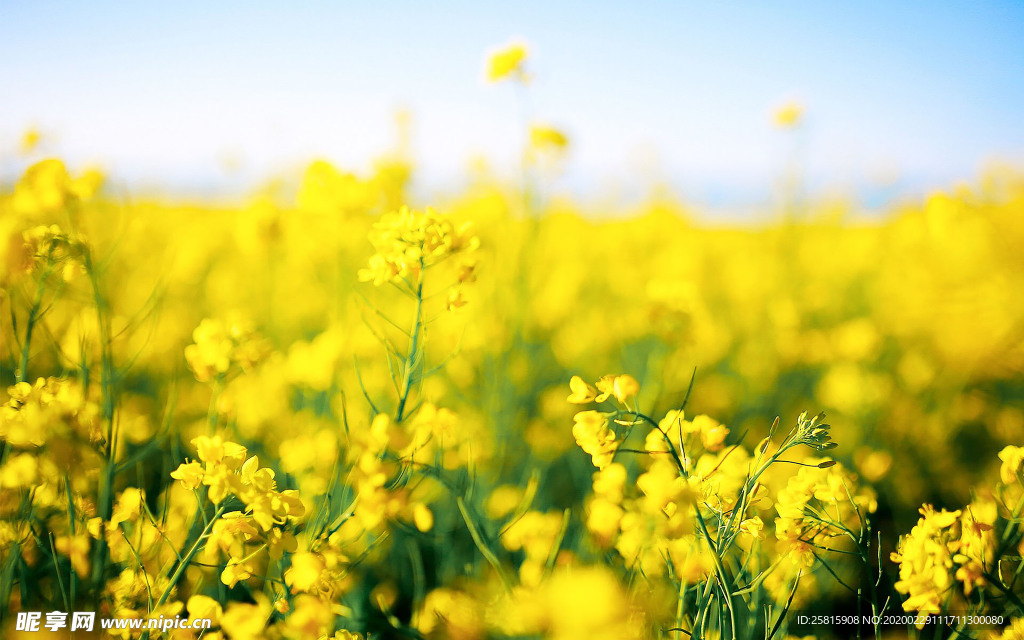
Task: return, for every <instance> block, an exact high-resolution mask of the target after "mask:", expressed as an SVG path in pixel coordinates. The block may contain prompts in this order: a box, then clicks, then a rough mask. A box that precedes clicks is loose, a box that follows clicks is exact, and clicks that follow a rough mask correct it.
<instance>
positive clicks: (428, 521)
mask: <svg viewBox="0 0 1024 640" xmlns="http://www.w3.org/2000/svg"><path fill="white" fill-rule="evenodd" d="M413 522H414V523H415V524H416V528H417V529H419V530H420V531H423V532H427V531H430V530H431V529H433V528H434V514H433V513H432V512H431V511H430V508H429V507H427V505H425V504H423V503H422V502H421V503H417V504H416V506H415V507H414V509H413Z"/></svg>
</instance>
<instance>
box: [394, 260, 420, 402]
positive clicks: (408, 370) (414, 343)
mask: <svg viewBox="0 0 1024 640" xmlns="http://www.w3.org/2000/svg"><path fill="white" fill-rule="evenodd" d="M423 270H424V265H423V258H422V257H421V258H420V278H419V284H418V285H417V286H416V324H414V325H413V328H412V338H411V339H410V341H409V355H408V356H406V358H405V373H404V376H403V379H402V395H401V396H400V397H399V398H398V409H397V410H396V411H395V422H401V421H402V418H403V417H405V403H406V402H407V401H408V400H409V393H410V391H411V390H412V383H413V369H415V368H416V367H415V364H416V355H417V352H418V351H419V342H420V328H421V326H422V324H423V280H424V277H423V276H424V273H423Z"/></svg>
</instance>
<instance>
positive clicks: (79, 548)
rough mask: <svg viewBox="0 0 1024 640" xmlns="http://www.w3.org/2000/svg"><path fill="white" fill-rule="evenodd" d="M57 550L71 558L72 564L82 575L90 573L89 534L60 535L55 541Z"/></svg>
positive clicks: (76, 571)
mask: <svg viewBox="0 0 1024 640" xmlns="http://www.w3.org/2000/svg"><path fill="white" fill-rule="evenodd" d="M54 546H55V547H56V548H57V552H58V553H60V554H62V555H64V556H67V558H68V559H70V560H71V566H72V567H73V568H74V570H75V573H77V574H78V575H79V576H80V577H84V576H87V575H89V546H90V540H89V536H88V535H86V534H85V533H79V534H78V535H75V536H60V537H59V538H57V539H56V540H55V541H54Z"/></svg>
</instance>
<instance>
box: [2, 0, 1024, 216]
mask: <svg viewBox="0 0 1024 640" xmlns="http://www.w3.org/2000/svg"><path fill="white" fill-rule="evenodd" d="M0 16H2V19H0V59H2V60H4V63H3V64H2V66H0V81H2V87H3V88H2V90H0V95H2V96H3V100H2V102H3V106H2V115H3V117H2V118H0V149H4V150H5V152H4V153H3V154H2V157H3V161H2V164H0V179H3V180H4V181H6V182H11V181H13V180H14V179H15V178H16V177H17V176H18V175H20V173H21V170H22V169H23V168H24V166H23V164H24V163H22V162H20V161H19V160H18V158H17V157H16V156H15V155H14V154H13V153H12V151H14V150H16V149H17V147H18V146H19V140H21V138H22V136H23V135H24V134H25V132H26V131H30V130H31V131H36V132H39V133H41V134H42V138H41V139H40V147H39V148H40V149H41V150H42V151H44V152H47V153H50V154H59V155H60V156H62V157H63V158H65V159H66V161H67V162H68V163H69V165H70V166H72V167H82V166H86V165H90V164H98V165H102V166H103V167H104V169H105V170H106V171H107V172H108V174H109V176H110V180H111V181H110V184H112V185H115V186H121V187H123V188H126V189H138V188H139V187H146V188H147V189H149V190H153V189H156V188H158V187H159V188H163V189H167V190H171V191H174V192H176V193H179V194H180V193H185V192H187V193H192V194H196V195H233V194H235V195H236V194H239V193H242V192H245V191H246V190H248V189H250V188H251V187H253V186H254V185H256V184H260V183H262V182H264V181H265V180H267V179H268V178H269V177H270V176H282V175H297V170H298V168H299V167H302V166H304V165H305V164H306V163H307V162H308V161H310V160H311V159H314V158H324V159H327V160H329V161H332V162H335V163H338V164H340V165H343V166H347V167H350V168H352V169H359V168H364V169H365V168H366V167H367V166H368V162H369V159H371V158H373V157H375V156H377V155H379V154H381V153H382V152H384V151H386V150H388V149H391V148H393V147H394V146H395V145H396V137H397V136H398V134H396V127H395V126H394V121H395V116H396V114H398V113H404V114H406V119H407V122H408V123H409V127H408V132H409V137H408V141H407V142H408V145H409V150H410V152H411V155H412V158H413V159H414V161H415V164H416V165H417V172H416V174H415V176H414V183H413V188H414V189H415V191H416V192H417V193H419V194H421V195H423V196H424V197H427V196H429V195H432V194H435V193H437V192H438V191H452V190H458V189H459V188H461V187H462V186H463V184H464V182H465V180H466V167H467V165H468V164H469V163H471V162H473V161H474V160H475V159H479V158H487V159H488V161H489V162H491V163H492V164H493V166H494V168H495V170H497V171H500V172H504V173H506V174H508V173H514V171H515V168H516V166H517V163H518V158H519V155H518V154H519V145H520V140H521V135H520V130H521V127H518V126H516V124H517V123H518V122H520V121H521V120H523V119H525V118H529V119H534V120H536V119H540V120H542V121H544V122H546V123H549V124H551V125H553V126H556V127H558V128H559V129H560V130H562V131H564V132H565V133H566V134H567V135H568V136H569V138H570V139H571V142H572V155H571V159H570V161H569V162H568V163H566V165H565V167H564V171H563V174H562V175H561V176H560V177H559V180H558V182H557V184H556V185H555V186H556V187H557V189H559V190H563V191H567V192H571V193H574V194H576V195H581V194H586V195H588V196H600V197H616V198H627V199H628V198H631V197H635V196H636V195H637V194H642V193H645V192H646V191H647V190H649V188H650V187H651V185H652V184H657V185H660V186H670V187H671V188H673V189H674V190H675V191H676V192H678V193H680V194H682V196H683V197H684V199H686V200H687V201H688V202H692V203H695V204H699V205H702V207H703V208H704V209H706V210H720V213H721V214H723V215H724V214H726V213H739V214H743V213H744V212H745V213H747V214H749V213H750V212H751V211H753V210H756V209H758V208H759V207H762V206H763V205H764V203H765V202H766V201H768V200H769V198H770V197H771V195H772V191H773V189H777V188H778V182H779V180H780V175H781V174H782V173H783V171H782V169H783V168H786V167H792V165H794V164H795V165H798V168H799V170H800V171H801V174H802V175H803V176H804V180H805V185H806V187H807V188H808V189H809V190H810V191H811V192H812V193H817V194H826V195H830V196H842V197H845V198H856V199H857V202H858V203H859V204H860V205H861V206H862V208H866V209H880V208H884V207H885V206H887V205H889V204H891V203H892V202H893V201H899V200H900V199H901V198H906V197H907V196H915V195H920V194H922V193H924V192H926V191H927V190H929V189H933V188H937V187H941V186H946V185H948V184H950V183H952V182H953V181H955V180H960V179H971V178H974V177H976V176H977V175H978V173H979V172H980V171H982V170H983V169H984V168H985V167H986V166H987V165H989V164H990V163H993V162H1012V163H1020V162H1021V161H1022V160H1024V120H1022V119H1021V118H1020V114H1021V113H1024V46H1022V45H1021V43H1020V38H1019V36H1020V33H1022V31H1024V5H1022V4H1021V3H1019V2H1014V1H992V2H984V3H976V2H959V1H957V2H943V3H937V4H934V3H928V4H925V3H897V4H894V3H887V2H880V1H869V2H860V3H856V5H849V4H847V3H837V2H771V3H754V2H733V3H726V4H722V5H716V6H714V7H711V6H698V3H674V2H644V3H641V4H639V5H628V6H627V5H622V4H621V3H611V2H592V3H588V4H587V5H586V7H585V8H584V7H582V6H580V5H578V4H574V3H562V4H555V5H552V4H551V3H546V2H534V1H526V2H516V3H500V4H497V3H487V4H474V5H473V6H466V5H465V4H464V3H455V2H447V1H443V2H439V3H431V4H430V5H429V6H428V5H424V4H422V3H413V2H408V3H387V4H382V3H370V2H347V3H330V2H324V3H318V2H303V3H294V4H289V5H287V6H285V5H281V4H280V3H274V2H263V1H254V2H219V3H200V2H192V1H186V2H180V3H174V4H173V5H172V4H167V3H138V4H136V3H133V4H128V5H125V4H124V3H115V2H94V3H88V4H84V3H76V2H3V3H0ZM514 38H522V39H525V41H527V42H528V43H529V45H530V57H531V61H530V66H531V68H532V69H533V70H535V73H533V77H532V81H531V86H530V89H529V91H528V92H526V91H516V90H515V89H514V88H512V87H507V86H504V87H496V88H487V87H485V86H484V74H483V60H484V56H483V52H485V51H487V50H488V49H489V48H491V47H494V46H496V45H500V44H502V43H506V42H508V41H509V40H510V39H514ZM789 104H796V105H798V106H800V107H801V108H802V109H803V118H802V123H801V125H802V126H801V130H800V132H799V134H798V135H796V136H791V135H785V134H780V132H779V131H777V130H776V129H775V128H773V126H772V117H773V116H772V114H773V113H774V112H776V111H777V110H778V109H780V108H784V107H785V106H786V105H789ZM289 172H290V173H289Z"/></svg>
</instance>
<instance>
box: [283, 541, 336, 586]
mask: <svg viewBox="0 0 1024 640" xmlns="http://www.w3.org/2000/svg"><path fill="white" fill-rule="evenodd" d="M325 568H326V565H325V564H324V559H323V557H321V556H320V555H319V554H316V553H312V552H309V551H306V552H303V553H296V554H295V555H293V556H292V566H290V567H288V569H287V570H285V572H284V581H285V584H287V585H288V586H289V587H291V589H292V593H301V592H307V591H311V590H313V588H314V587H315V586H316V584H317V583H318V582H320V576H321V574H323V572H324V569H325Z"/></svg>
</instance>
